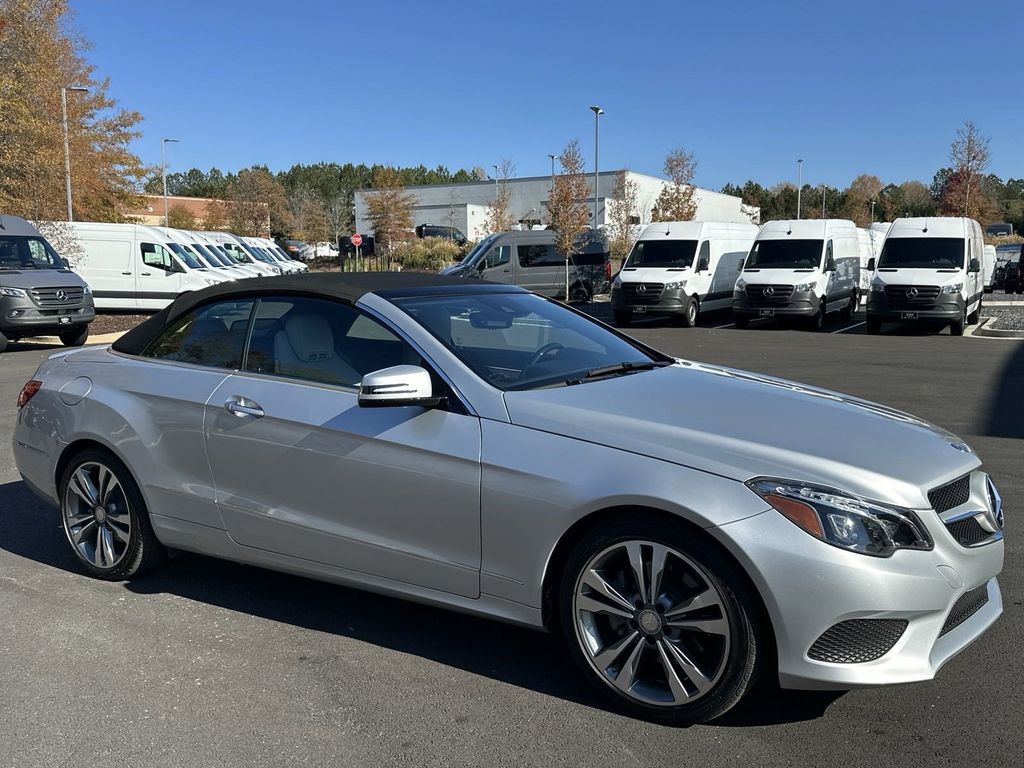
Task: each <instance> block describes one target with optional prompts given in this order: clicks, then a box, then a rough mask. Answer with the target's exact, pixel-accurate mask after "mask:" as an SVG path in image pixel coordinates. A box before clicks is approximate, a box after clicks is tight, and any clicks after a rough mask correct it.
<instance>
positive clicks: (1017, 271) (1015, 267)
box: [1003, 257, 1024, 293]
mask: <svg viewBox="0 0 1024 768" xmlns="http://www.w3.org/2000/svg"><path fill="white" fill-rule="evenodd" d="M1022 258H1024V257H1022ZM1022 273H1024V269H1022V267H1021V259H1017V261H1010V262H1007V264H1006V271H1005V273H1004V277H1003V290H1004V291H1006V292H1007V293H1024V274H1022Z"/></svg>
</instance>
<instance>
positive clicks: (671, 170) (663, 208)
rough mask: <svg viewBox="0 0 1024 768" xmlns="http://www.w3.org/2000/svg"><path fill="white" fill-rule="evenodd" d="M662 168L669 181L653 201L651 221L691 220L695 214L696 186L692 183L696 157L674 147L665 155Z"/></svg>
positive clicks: (695, 170) (695, 169) (695, 168)
mask: <svg viewBox="0 0 1024 768" xmlns="http://www.w3.org/2000/svg"><path fill="white" fill-rule="evenodd" d="M664 170H665V175H666V176H668V178H669V183H668V184H666V185H665V187H664V188H663V189H662V190H661V194H659V195H658V199H657V200H656V201H655V203H654V209H653V211H652V212H651V219H652V221H691V220H692V219H693V217H694V216H696V215H697V196H696V191H697V188H696V187H695V186H694V185H693V176H694V174H695V173H696V172H697V159H696V158H695V157H694V156H693V155H692V154H690V153H689V152H687V151H686V150H685V149H683V148H682V147H676V148H675V149H673V150H671V151H670V152H669V153H668V154H667V155H666V156H665V168H664Z"/></svg>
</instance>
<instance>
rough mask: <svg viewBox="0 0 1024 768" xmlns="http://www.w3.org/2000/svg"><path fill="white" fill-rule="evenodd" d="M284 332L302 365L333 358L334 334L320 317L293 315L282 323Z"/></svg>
mask: <svg viewBox="0 0 1024 768" xmlns="http://www.w3.org/2000/svg"><path fill="white" fill-rule="evenodd" d="M284 332H285V334H286V335H287V336H288V342H289V343H290V344H291V345H292V349H293V350H295V356H296V357H298V358H299V360H301V361H302V362H304V363H318V362H322V361H324V360H329V359H331V358H332V357H334V334H333V333H331V326H330V325H328V323H327V320H326V319H325V318H324V317H323V316H322V315H293V316H290V317H288V319H286V320H285V321H284Z"/></svg>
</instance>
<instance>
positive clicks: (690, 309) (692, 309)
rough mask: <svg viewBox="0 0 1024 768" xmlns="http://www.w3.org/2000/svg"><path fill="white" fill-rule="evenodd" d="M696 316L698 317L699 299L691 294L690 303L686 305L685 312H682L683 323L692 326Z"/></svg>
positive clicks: (695, 322)
mask: <svg viewBox="0 0 1024 768" xmlns="http://www.w3.org/2000/svg"><path fill="white" fill-rule="evenodd" d="M698 317H700V299H698V298H697V297H696V296H693V297H691V298H690V303H689V304H687V305H686V312H684V313H683V325H684V326H685V327H687V328H693V326H695V325H696V324H697V318H698Z"/></svg>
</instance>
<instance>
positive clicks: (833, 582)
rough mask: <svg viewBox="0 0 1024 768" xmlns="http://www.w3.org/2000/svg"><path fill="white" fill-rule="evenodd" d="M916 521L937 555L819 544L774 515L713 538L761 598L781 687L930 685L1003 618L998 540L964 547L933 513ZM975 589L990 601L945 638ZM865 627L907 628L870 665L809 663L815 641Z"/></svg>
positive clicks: (727, 528) (719, 531)
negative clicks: (843, 626) (880, 554)
mask: <svg viewBox="0 0 1024 768" xmlns="http://www.w3.org/2000/svg"><path fill="white" fill-rule="evenodd" d="M919 514H920V515H921V516H922V517H924V516H928V515H930V516H931V517H932V518H933V519H934V524H932V523H931V522H929V523H927V525H928V529H929V531H930V533H931V534H932V538H933V539H934V540H935V548H934V549H933V550H932V551H930V552H924V551H910V550H904V551H898V552H896V553H895V554H894V555H893V556H892V557H889V558H876V557H869V556H866V555H860V554H856V553H853V552H847V551H844V550H842V549H838V548H836V547H833V546H831V545H829V544H825V543H824V542H821V541H819V540H818V539H815V538H814V537H812V536H809V535H808V534H806V533H804V532H803V531H801V530H800V529H798V528H797V527H796V526H795V525H793V524H792V523H790V522H789V521H788V520H786V519H785V518H784V517H783V516H782V515H781V514H778V513H777V512H775V511H774V510H771V511H768V512H764V513H762V514H760V515H756V516H754V517H751V518H747V519H745V520H740V521H737V522H735V523H729V524H727V525H724V526H720V527H718V528H713V529H710V530H709V532H710V533H712V534H714V535H715V536H716V537H718V538H719V540H720V541H721V542H722V543H723V544H724V545H725V546H726V547H728V549H729V550H730V551H731V552H732V553H733V554H734V555H735V556H736V557H737V559H739V560H740V562H741V564H742V565H743V566H744V568H746V570H747V573H748V574H749V575H750V577H751V579H752V580H753V581H754V584H755V586H756V587H757V589H758V591H759V592H760V594H761V596H762V598H763V599H764V602H765V606H766V608H767V610H768V614H769V616H770V617H771V621H772V626H773V629H774V631H775V638H776V645H777V648H778V666H779V682H780V684H781V685H782V686H783V687H784V688H802V689H825V690H827V689H833V690H842V689H849V688H858V687H863V686H874V685H889V684H894V683H910V682H917V681H922V680H930V679H932V678H933V677H934V676H935V674H936V673H937V672H938V670H939V669H940V668H941V667H942V665H943V664H945V663H946V662H947V661H949V659H951V658H952V657H953V656H955V655H956V654H957V653H959V652H960V651H962V650H963V649H964V648H966V647H967V646H968V645H970V644H971V643H972V642H973V641H974V640H976V639H977V638H978V637H979V636H980V635H981V634H982V633H984V632H985V630H986V629H988V627H989V626H991V625H992V623H993V622H994V621H995V620H996V619H997V618H998V617H999V616H1000V614H1001V613H1002V611H1003V604H1002V599H1001V597H1000V594H999V586H998V583H997V581H996V578H995V577H996V576H997V574H998V573H999V572H1000V571H1001V569H1002V565H1003V542H1002V541H1001V540H999V541H995V542H993V543H991V544H988V545H985V546H981V547H977V548H974V549H967V548H964V547H961V546H960V545H959V544H957V543H956V541H955V540H954V539H953V538H952V536H951V535H950V534H949V532H948V531H947V530H946V529H945V527H944V526H943V525H942V524H941V522H939V521H938V518H937V516H936V515H935V513H934V512H931V511H927V512H920V513H919ZM979 588H983V589H979ZM975 589H978V592H977V593H975V594H978V595H980V594H982V593H984V594H985V596H986V597H987V600H985V602H984V605H982V606H981V607H980V608H978V609H976V611H975V612H974V613H973V614H971V615H970V617H969V618H967V619H966V620H965V621H963V622H962V623H960V624H958V625H957V626H955V627H954V628H952V629H948V630H947V631H945V632H943V629H944V625H946V623H947V620H949V621H952V618H951V614H953V616H956V614H954V606H955V604H956V603H957V601H958V600H960V599H961V598H962V597H964V596H965V595H966V596H967V597H966V598H965V599H966V600H968V601H970V599H971V595H968V594H967V593H969V592H971V591H972V590H975ZM979 602H980V601H979ZM962 605H963V603H961V606H962ZM959 608H960V606H957V609H958V610H959ZM865 619H868V620H877V619H885V620H896V621H895V622H891V623H890V624H889V625H890V626H891V624H892V623H899V622H904V621H905V622H906V628H905V629H904V630H903V631H902V633H901V634H899V636H898V639H897V640H895V643H894V644H893V645H892V646H891V647H890V648H889V649H888V650H887V651H884V652H883V653H882V655H880V656H879V657H877V658H873V659H872V660H870V661H864V662H858V663H837V662H829V661H820V660H815V659H813V658H811V656H810V655H809V654H811V648H812V646H814V644H815V641H816V640H818V639H819V638H821V637H822V636H823V635H824V634H825V633H826V632H827V631H828V630H830V629H831V628H833V627H835V625H837V624H839V623H840V622H846V621H850V620H865ZM860 626H864V627H872V626H881V625H871V624H862V625H860Z"/></svg>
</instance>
